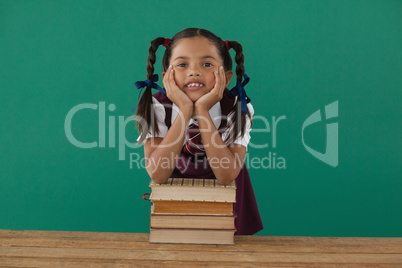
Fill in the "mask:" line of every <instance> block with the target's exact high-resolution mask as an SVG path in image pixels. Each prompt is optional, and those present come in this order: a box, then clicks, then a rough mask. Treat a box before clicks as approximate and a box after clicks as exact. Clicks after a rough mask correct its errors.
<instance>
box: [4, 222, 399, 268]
mask: <svg viewBox="0 0 402 268" xmlns="http://www.w3.org/2000/svg"><path fill="white" fill-rule="evenodd" d="M235 241H236V245H235V246H224V245H179V244H150V243H148V234H139V233H98V232H64V231H63V232H60V231H11V230H0V266H1V267H4V266H7V267H110V266H119V267H125V266H139V267H161V266H172V267H177V266H178V265H184V267H199V266H204V267H205V266H219V267H234V266H248V267H261V266H265V267H267V266H271V267H402V238H357V237H348V238H345V237H294V236H292V237H290V236H236V237H235Z"/></svg>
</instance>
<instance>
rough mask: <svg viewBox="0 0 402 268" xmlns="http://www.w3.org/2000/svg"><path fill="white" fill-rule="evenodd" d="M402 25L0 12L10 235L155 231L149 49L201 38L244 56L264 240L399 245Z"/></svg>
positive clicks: (214, 14)
mask: <svg viewBox="0 0 402 268" xmlns="http://www.w3.org/2000/svg"><path fill="white" fill-rule="evenodd" d="M401 14H402V2H401V1H246V2H245V1H238V0H236V1H202V2H192V1H175V0H173V1H0V68H1V69H0V100H1V114H0V119H1V121H0V125H1V142H0V149H1V151H0V152H1V168H0V229H16V230H23V229H30V230H75V231H105V232H148V231H149V207H150V204H149V202H147V201H144V200H143V199H142V195H143V194H144V193H146V192H149V190H150V188H149V187H148V184H149V180H150V179H149V177H148V175H147V172H146V170H145V169H144V168H143V166H142V165H141V161H139V159H141V158H142V156H143V147H141V146H136V145H135V140H136V138H137V130H136V129H135V124H134V122H133V121H130V118H131V117H132V115H133V112H132V111H131V110H132V109H133V108H134V106H135V104H136V102H137V97H138V90H137V89H136V88H135V87H134V82H135V81H138V80H144V79H145V78H146V77H145V76H146V70H145V67H146V61H147V56H148V48H149V42H150V41H151V40H152V39H154V38H156V37H158V36H163V37H172V36H173V35H174V34H175V33H176V32H178V31H180V30H182V29H184V28H188V27H200V28H205V29H208V30H210V31H212V32H214V33H216V34H217V35H219V36H220V37H221V38H222V39H224V40H226V39H229V40H236V41H238V42H239V43H241V44H242V45H243V48H244V55H245V58H246V62H245V68H246V72H247V74H248V75H249V76H250V78H251V81H250V83H249V84H248V85H247V93H248V95H249V97H250V98H251V100H252V104H253V105H254V109H255V116H256V117H255V120H254V125H253V131H252V134H251V135H252V140H251V142H252V143H253V146H249V148H248V152H247V159H246V163H247V165H248V167H249V173H250V176H251V179H252V183H253V186H254V191H255V195H256V198H257V202H258V204H259V209H260V213H261V215H262V220H263V223H264V230H263V231H261V232H259V234H260V235H292V236H373V237H376V236H391V237H392V236H402V210H401V205H402V176H401V175H402V174H401V166H402V161H401V159H402V157H401V156H402V155H401V149H402V146H401V145H402V143H401V140H402V139H401V136H402V135H401V134H402V131H401V116H402V113H401V108H400V104H401V87H402V75H401V73H402V50H401V47H402V16H401ZM162 53H163V50H162V49H161V51H159V52H158V54H157V60H158V61H157V66H158V67H157V69H156V70H157V73H158V74H160V73H161V68H160V67H159V66H160V62H161V57H162V55H163V54H162ZM233 85H234V83H233V82H231V84H230V86H233ZM264 129H265V130H264ZM83 147H86V148H83ZM136 159H137V160H138V161H137V160H136Z"/></svg>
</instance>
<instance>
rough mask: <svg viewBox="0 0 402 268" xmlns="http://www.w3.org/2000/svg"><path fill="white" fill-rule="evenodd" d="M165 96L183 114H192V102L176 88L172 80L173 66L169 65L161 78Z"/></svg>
mask: <svg viewBox="0 0 402 268" xmlns="http://www.w3.org/2000/svg"><path fill="white" fill-rule="evenodd" d="M163 85H164V86H165V90H166V96H167V97H168V98H169V99H170V100H171V101H172V102H173V103H174V104H176V105H177V107H179V109H180V111H182V112H184V113H185V114H188V113H190V114H192V113H193V106H194V104H193V101H192V100H191V99H190V98H189V97H188V96H187V95H186V94H185V93H184V92H183V91H181V89H180V88H179V87H178V86H177V84H176V81H175V80H174V70H173V66H172V65H170V66H169V68H168V70H167V71H166V73H165V76H164V77H163Z"/></svg>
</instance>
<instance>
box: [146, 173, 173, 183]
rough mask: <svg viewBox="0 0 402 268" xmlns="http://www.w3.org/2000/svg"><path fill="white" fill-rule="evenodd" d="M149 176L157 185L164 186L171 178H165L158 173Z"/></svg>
mask: <svg viewBox="0 0 402 268" xmlns="http://www.w3.org/2000/svg"><path fill="white" fill-rule="evenodd" d="M148 175H149V177H151V180H152V181H153V182H154V183H157V184H163V183H165V182H167V180H168V179H169V176H163V175H162V174H159V173H158V172H148Z"/></svg>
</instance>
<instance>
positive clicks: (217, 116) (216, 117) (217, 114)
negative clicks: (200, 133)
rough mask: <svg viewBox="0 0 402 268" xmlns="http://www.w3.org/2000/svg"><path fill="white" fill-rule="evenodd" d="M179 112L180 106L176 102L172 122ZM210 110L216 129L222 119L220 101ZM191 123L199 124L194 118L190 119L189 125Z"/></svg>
mask: <svg viewBox="0 0 402 268" xmlns="http://www.w3.org/2000/svg"><path fill="white" fill-rule="evenodd" d="M178 112H179V107H177V106H176V104H174V103H173V107H172V118H171V124H173V122H174V120H175V119H176V116H177V114H178ZM208 112H209V115H210V116H211V118H212V121H213V122H214V125H215V127H216V129H219V127H220V125H221V120H222V110H221V104H220V102H219V101H218V102H217V103H216V104H215V105H214V106H212V107H211V109H209V111H208ZM191 124H196V125H198V123H197V121H196V120H195V119H194V118H191V119H190V122H189V125H191Z"/></svg>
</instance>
